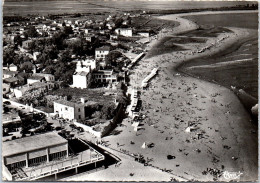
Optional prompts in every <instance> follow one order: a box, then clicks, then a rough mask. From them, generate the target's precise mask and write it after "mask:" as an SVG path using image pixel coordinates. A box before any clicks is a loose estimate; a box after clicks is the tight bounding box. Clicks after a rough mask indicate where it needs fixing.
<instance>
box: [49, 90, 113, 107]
mask: <svg viewBox="0 0 260 183" xmlns="http://www.w3.org/2000/svg"><path fill="white" fill-rule="evenodd" d="M109 91H110V92H111V90H109ZM105 93H106V91H105V90H102V89H90V90H83V89H79V88H60V89H57V90H53V91H50V92H49V93H48V95H57V96H69V97H71V101H79V99H80V98H85V99H87V100H89V101H94V102H99V103H102V104H108V103H110V102H113V101H114V97H113V96H110V95H104V94H105ZM112 93H113V92H112Z"/></svg>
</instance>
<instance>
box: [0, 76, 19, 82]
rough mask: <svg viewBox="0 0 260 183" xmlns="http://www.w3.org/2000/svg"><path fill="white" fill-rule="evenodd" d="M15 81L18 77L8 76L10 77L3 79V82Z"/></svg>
mask: <svg viewBox="0 0 260 183" xmlns="http://www.w3.org/2000/svg"><path fill="white" fill-rule="evenodd" d="M16 81H19V79H18V78H17V77H10V78H6V79H4V82H5V83H13V82H16Z"/></svg>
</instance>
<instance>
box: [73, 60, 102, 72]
mask: <svg viewBox="0 0 260 183" xmlns="http://www.w3.org/2000/svg"><path fill="white" fill-rule="evenodd" d="M96 67H97V63H96V60H94V59H87V60H82V61H77V66H76V70H75V71H76V72H90V70H95V69H96Z"/></svg>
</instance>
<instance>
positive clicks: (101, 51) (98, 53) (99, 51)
mask: <svg viewBox="0 0 260 183" xmlns="http://www.w3.org/2000/svg"><path fill="white" fill-rule="evenodd" d="M109 52H110V47H109V46H103V47H100V48H96V50H95V59H96V60H104V59H105V58H106V56H107V55H108V54H109Z"/></svg>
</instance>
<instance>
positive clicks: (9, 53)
mask: <svg viewBox="0 0 260 183" xmlns="http://www.w3.org/2000/svg"><path fill="white" fill-rule="evenodd" d="M15 55H16V53H15V52H14V48H13V47H7V48H4V50H3V65H7V64H9V65H10V64H12V63H13V62H14V56H15Z"/></svg>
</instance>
